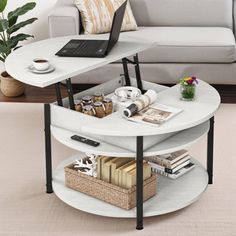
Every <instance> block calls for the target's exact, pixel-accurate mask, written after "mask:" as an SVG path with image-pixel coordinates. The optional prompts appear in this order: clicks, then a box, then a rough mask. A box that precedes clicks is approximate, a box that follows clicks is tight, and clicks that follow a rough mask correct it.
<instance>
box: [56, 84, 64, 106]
mask: <svg viewBox="0 0 236 236" xmlns="http://www.w3.org/2000/svg"><path fill="white" fill-rule="evenodd" d="M55 89H56V96H57V103H58V106H61V107H63V102H62V97H61V89H60V83H56V84H55Z"/></svg>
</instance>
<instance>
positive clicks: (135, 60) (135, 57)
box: [134, 54, 145, 93]
mask: <svg viewBox="0 0 236 236" xmlns="http://www.w3.org/2000/svg"><path fill="white" fill-rule="evenodd" d="M134 62H135V73H136V80H137V86H138V88H139V89H140V90H141V92H142V93H144V92H145V91H144V90H143V84H142V79H141V74H140V68H139V60H138V54H136V55H135V56H134Z"/></svg>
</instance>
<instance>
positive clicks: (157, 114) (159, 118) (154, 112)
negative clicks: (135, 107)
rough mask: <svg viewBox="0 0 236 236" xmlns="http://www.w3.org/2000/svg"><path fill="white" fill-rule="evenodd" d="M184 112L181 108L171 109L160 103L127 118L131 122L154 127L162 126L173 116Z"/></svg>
mask: <svg viewBox="0 0 236 236" xmlns="http://www.w3.org/2000/svg"><path fill="white" fill-rule="evenodd" d="M181 111H182V109H180V108H176V107H171V106H167V105H163V104H159V103H154V104H152V105H150V106H149V107H146V108H144V109H143V110H141V111H139V112H137V113H136V114H135V115H133V116H131V117H126V118H127V119H128V120H130V121H135V122H139V123H143V124H149V125H153V126H160V125H161V124H162V123H164V122H166V121H168V120H169V119H171V118H172V117H173V116H175V115H177V114H179V113H180V112H181Z"/></svg>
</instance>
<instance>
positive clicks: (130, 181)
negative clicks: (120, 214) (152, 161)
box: [124, 162, 152, 189]
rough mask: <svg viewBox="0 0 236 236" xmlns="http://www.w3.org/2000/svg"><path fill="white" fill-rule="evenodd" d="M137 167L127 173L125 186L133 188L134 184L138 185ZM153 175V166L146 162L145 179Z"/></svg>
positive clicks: (144, 167)
mask: <svg viewBox="0 0 236 236" xmlns="http://www.w3.org/2000/svg"><path fill="white" fill-rule="evenodd" d="M136 170H137V169H136V168H135V169H133V170H131V171H129V172H128V173H126V182H125V186H124V187H125V188H128V189H129V188H132V187H133V186H135V185H136ZM151 175H152V170H151V166H150V165H149V164H148V163H147V162H145V163H144V164H143V180H146V179H148V178H150V177H151Z"/></svg>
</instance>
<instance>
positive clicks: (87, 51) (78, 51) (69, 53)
mask: <svg viewBox="0 0 236 236" xmlns="http://www.w3.org/2000/svg"><path fill="white" fill-rule="evenodd" d="M126 5H127V1H125V2H124V3H123V4H122V5H121V6H120V7H119V8H118V9H117V10H116V12H115V13H114V17H113V22H112V27H111V32H110V37H109V40H88V39H86V40H77V39H72V40H70V41H69V42H68V43H67V44H66V45H65V46H64V47H63V48H62V49H61V50H60V51H59V52H57V53H56V55H58V56H60V57H105V56H106V55H107V54H108V53H109V52H110V51H111V49H112V48H113V47H114V45H115V44H116V42H117V41H118V39H119V35H120V30H121V25H122V22H123V18H124V14H125V9H126Z"/></svg>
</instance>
